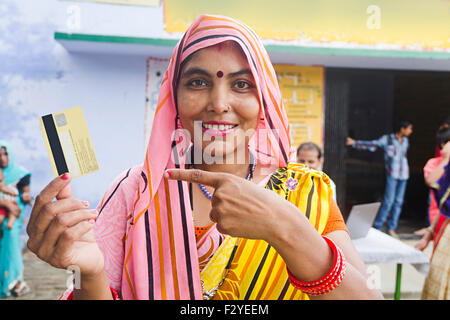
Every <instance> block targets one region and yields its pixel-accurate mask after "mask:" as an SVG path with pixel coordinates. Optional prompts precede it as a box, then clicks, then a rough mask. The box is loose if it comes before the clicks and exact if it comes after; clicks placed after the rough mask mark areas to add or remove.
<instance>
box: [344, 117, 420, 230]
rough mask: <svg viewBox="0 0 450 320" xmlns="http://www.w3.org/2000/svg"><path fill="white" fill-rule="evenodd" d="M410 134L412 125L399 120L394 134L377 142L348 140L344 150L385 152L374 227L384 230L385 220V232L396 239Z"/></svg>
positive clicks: (406, 178) (405, 176)
mask: <svg viewBox="0 0 450 320" xmlns="http://www.w3.org/2000/svg"><path fill="white" fill-rule="evenodd" d="M412 132H413V125H412V123H411V122H410V121H408V120H401V121H398V122H397V123H396V125H395V127H394V133H391V134H385V135H383V136H382V137H380V138H379V139H377V140H371V141H363V140H354V139H352V138H350V137H347V146H351V147H353V148H355V149H358V150H368V151H371V152H374V151H376V150H377V149H378V148H380V149H382V150H383V151H384V162H385V168H386V187H385V190H384V198H383V204H382V206H381V208H380V211H379V212H378V215H377V218H376V219H375V222H374V227H375V228H376V229H379V230H383V225H384V223H385V222H386V220H387V232H388V234H389V235H391V236H393V237H396V238H397V237H398V236H397V233H396V232H395V231H396V229H397V225H398V219H399V218H400V213H401V211H402V205H403V200H404V197H405V190H406V184H407V181H408V179H409V166H408V159H407V157H406V155H407V152H408V148H409V140H408V137H409V136H410V135H411V134H412Z"/></svg>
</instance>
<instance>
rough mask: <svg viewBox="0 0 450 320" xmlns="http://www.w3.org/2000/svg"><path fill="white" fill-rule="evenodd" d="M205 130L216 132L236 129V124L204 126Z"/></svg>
mask: <svg viewBox="0 0 450 320" xmlns="http://www.w3.org/2000/svg"><path fill="white" fill-rule="evenodd" d="M202 126H203V128H205V129H209V130H215V131H223V130H229V129H232V128H234V127H236V126H237V125H236V124H206V123H204V124H202Z"/></svg>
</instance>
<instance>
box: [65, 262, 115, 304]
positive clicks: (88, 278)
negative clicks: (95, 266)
mask: <svg viewBox="0 0 450 320" xmlns="http://www.w3.org/2000/svg"><path fill="white" fill-rule="evenodd" d="M112 298H113V297H112V294H111V289H110V287H109V283H108V279H107V277H106V271H105V270H104V269H102V270H101V272H96V273H92V274H86V273H82V274H81V275H80V287H79V288H75V289H74V300H109V299H112Z"/></svg>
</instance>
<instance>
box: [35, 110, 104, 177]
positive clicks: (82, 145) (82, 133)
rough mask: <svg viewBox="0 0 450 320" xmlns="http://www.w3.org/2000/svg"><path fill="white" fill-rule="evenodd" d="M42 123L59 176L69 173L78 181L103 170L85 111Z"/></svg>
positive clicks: (44, 119) (47, 118) (61, 114)
mask: <svg viewBox="0 0 450 320" xmlns="http://www.w3.org/2000/svg"><path fill="white" fill-rule="evenodd" d="M39 123H40V125H41V130H42V135H43V137H44V141H45V144H46V146H47V151H48V155H49V157H50V162H51V164H52V168H53V173H54V174H55V176H60V175H62V174H63V173H66V172H69V173H70V175H71V177H72V178H76V177H80V176H82V175H85V174H88V173H91V172H94V171H97V170H98V169H99V166H98V162H97V157H96V156H95V152H94V148H93V146H92V141H91V137H90V135H89V131H88V127H87V123H86V119H85V118H84V114H83V109H81V107H74V108H70V109H67V110H64V111H61V112H56V113H51V114H48V115H45V116H42V117H40V118H39Z"/></svg>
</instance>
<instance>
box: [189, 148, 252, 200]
mask: <svg viewBox="0 0 450 320" xmlns="http://www.w3.org/2000/svg"><path fill="white" fill-rule="evenodd" d="M250 161H251V163H250V166H249V168H248V174H247V178H246V180H247V181H249V180H250V179H252V178H253V172H254V171H255V167H256V163H255V159H254V158H253V155H252V154H251V153H250ZM198 186H199V187H200V190H202V192H203V194H204V195H205V196H206V197H207V198H208V199H209V200H211V199H212V194H211V193H210V192H209V191H208V190H206V188H205V186H204V185H202V184H200V183H199V184H198Z"/></svg>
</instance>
